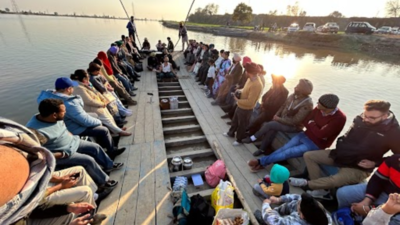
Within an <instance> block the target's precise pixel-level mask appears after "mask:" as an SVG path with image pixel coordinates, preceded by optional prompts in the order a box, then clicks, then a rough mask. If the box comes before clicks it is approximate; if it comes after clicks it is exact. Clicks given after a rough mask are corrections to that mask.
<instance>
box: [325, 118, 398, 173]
mask: <svg viewBox="0 0 400 225" xmlns="http://www.w3.org/2000/svg"><path fill="white" fill-rule="evenodd" d="M389 150H392V152H393V154H400V126H399V123H398V121H397V120H396V118H395V116H394V114H393V113H392V112H390V116H389V117H388V118H387V119H386V120H385V121H383V122H382V123H379V124H376V125H368V124H365V123H364V122H363V119H362V115H359V116H357V117H356V118H355V119H354V121H353V124H352V125H351V127H350V128H349V130H348V131H347V133H346V134H345V135H343V136H341V137H339V138H338V140H337V142H336V149H335V150H333V151H331V153H330V156H331V158H333V159H334V160H335V164H337V165H338V166H341V167H352V168H358V169H362V170H366V171H370V172H372V170H373V169H363V168H361V167H359V166H358V163H359V162H360V161H361V160H363V159H368V160H370V161H373V162H375V164H376V165H377V166H378V165H380V164H381V163H382V162H383V160H384V159H383V156H384V155H385V154H386V153H387V152H388V151H389Z"/></svg>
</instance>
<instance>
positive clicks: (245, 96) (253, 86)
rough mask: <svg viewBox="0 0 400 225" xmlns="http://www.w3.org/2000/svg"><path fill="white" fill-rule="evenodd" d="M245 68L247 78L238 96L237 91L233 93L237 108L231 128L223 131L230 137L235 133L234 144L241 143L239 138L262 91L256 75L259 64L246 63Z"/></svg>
mask: <svg viewBox="0 0 400 225" xmlns="http://www.w3.org/2000/svg"><path fill="white" fill-rule="evenodd" d="M245 69H246V74H247V76H248V77H249V78H248V79H247V82H246V84H245V85H244V88H243V89H242V90H241V94H240V96H239V97H238V96H236V93H238V92H236V93H235V96H234V98H235V101H236V102H237V108H236V111H235V115H234V116H233V120H232V125H231V128H230V129H229V131H228V132H227V133H224V135H225V136H230V137H235V133H236V141H235V142H233V145H235V146H237V145H240V144H241V143H242V142H241V140H242V139H243V138H244V137H245V135H246V128H247V126H248V125H249V121H250V117H251V113H252V112H253V108H254V106H255V105H256V103H257V101H258V99H259V98H260V96H261V93H262V83H261V80H260V78H259V77H258V73H259V72H260V68H259V66H258V65H257V64H255V63H248V64H246V66H245Z"/></svg>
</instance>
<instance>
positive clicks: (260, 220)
mask: <svg viewBox="0 0 400 225" xmlns="http://www.w3.org/2000/svg"><path fill="white" fill-rule="evenodd" d="M254 217H255V218H256V220H257V222H258V224H260V225H267V224H266V223H265V222H264V219H263V217H262V213H261V211H260V210H256V211H255V212H254Z"/></svg>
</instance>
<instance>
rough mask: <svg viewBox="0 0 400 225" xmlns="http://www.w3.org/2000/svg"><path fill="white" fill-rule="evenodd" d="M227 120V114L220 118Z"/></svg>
mask: <svg viewBox="0 0 400 225" xmlns="http://www.w3.org/2000/svg"><path fill="white" fill-rule="evenodd" d="M228 118H229V114H225V115H223V116H221V119H228Z"/></svg>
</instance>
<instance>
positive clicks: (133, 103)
mask: <svg viewBox="0 0 400 225" xmlns="http://www.w3.org/2000/svg"><path fill="white" fill-rule="evenodd" d="M127 103H128V105H137V101H135V100H130V101H128V102H127Z"/></svg>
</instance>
